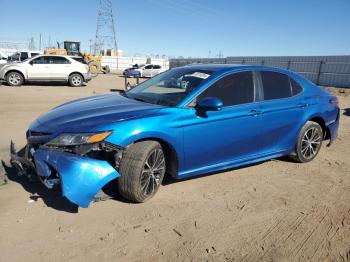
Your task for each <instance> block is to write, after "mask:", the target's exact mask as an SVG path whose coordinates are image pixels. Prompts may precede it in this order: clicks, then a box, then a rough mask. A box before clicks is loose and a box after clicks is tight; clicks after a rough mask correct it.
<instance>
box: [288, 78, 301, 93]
mask: <svg viewBox="0 0 350 262" xmlns="http://www.w3.org/2000/svg"><path fill="white" fill-rule="evenodd" d="M290 83H291V85H292V96H295V95H297V94H299V93H301V92H302V91H303V88H302V87H301V86H300V85H299V84H298V83H297V82H296V81H295V80H294V79H292V78H290Z"/></svg>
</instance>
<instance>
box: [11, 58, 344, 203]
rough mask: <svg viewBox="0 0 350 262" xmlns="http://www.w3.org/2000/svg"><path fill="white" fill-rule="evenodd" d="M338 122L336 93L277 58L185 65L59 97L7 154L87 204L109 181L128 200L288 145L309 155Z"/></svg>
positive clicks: (298, 155)
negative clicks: (22, 144)
mask: <svg viewBox="0 0 350 262" xmlns="http://www.w3.org/2000/svg"><path fill="white" fill-rule="evenodd" d="M338 125H339V107H338V99H337V98H336V97H335V96H333V95H331V94H330V93H329V92H327V91H325V90H322V89H320V88H318V87H317V86H316V85H314V84H313V83H311V82H309V81H308V80H305V79H304V78H303V77H301V76H299V75H297V74H295V73H293V72H290V71H287V70H282V69H278V68H272V67H263V66H246V65H191V66H185V67H179V68H174V69H171V70H169V71H167V72H164V73H162V74H159V75H157V76H156V77H153V78H151V79H149V80H148V81H145V82H143V83H141V84H139V85H138V86H137V87H135V88H134V89H131V90H129V91H127V92H121V93H119V94H106V95H100V96H95V97H88V98H84V99H80V100H76V101H73V102H69V103H66V104H63V105H61V106H58V107H56V108H54V109H52V110H51V111H49V112H47V113H46V114H44V115H42V116H41V117H39V118H38V119H37V120H35V121H34V122H33V123H32V124H31V126H30V127H29V130H28V131H27V141H28V143H27V146H26V150H25V153H24V154H23V155H20V154H17V153H16V150H15V148H14V146H13V144H12V146H11V152H12V155H11V156H12V163H13V165H14V166H16V167H17V168H18V169H19V170H20V172H22V173H23V172H25V173H36V174H37V175H38V176H39V178H40V180H41V181H42V182H43V183H44V184H45V185H46V186H47V187H48V188H52V187H54V186H57V185H59V186H61V188H62V194H63V196H65V197H66V198H68V199H69V200H70V201H71V202H73V203H75V204H77V205H79V206H81V207H87V206H88V205H89V203H90V202H91V200H92V199H93V198H94V196H95V194H96V193H97V192H98V191H99V190H101V189H103V188H104V187H105V186H106V185H107V184H108V185H109V186H110V185H111V186H114V187H117V188H118V189H119V192H120V194H121V195H122V196H123V197H125V198H126V199H128V200H130V201H134V202H144V201H146V200H148V199H150V198H151V197H152V196H154V195H155V194H156V192H157V191H158V189H159V187H160V185H161V184H162V180H163V178H164V176H165V175H167V176H172V177H174V178H176V179H182V178H187V177H193V176H198V175H203V174H206V173H212V172H218V171H222V170H226V169H230V168H233V167H237V166H242V165H247V164H251V163H256V162H260V161H264V160H267V159H272V158H277V157H281V156H285V155H288V156H290V157H291V158H292V159H294V160H295V161H297V162H302V163H304V162H308V161H311V160H313V159H314V158H315V157H316V155H317V154H318V152H319V151H320V149H321V145H322V142H323V141H324V140H328V141H329V143H328V144H331V143H332V141H333V140H334V139H335V138H336V137H337V131H338Z"/></svg>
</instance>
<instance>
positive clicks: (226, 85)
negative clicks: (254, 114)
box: [197, 72, 254, 106]
mask: <svg viewBox="0 0 350 262" xmlns="http://www.w3.org/2000/svg"><path fill="white" fill-rule="evenodd" d="M206 97H216V98H219V99H221V100H222V102H223V104H224V106H232V105H239V104H246V103H251V102H254V81H253V73H252V72H241V73H235V74H232V75H229V76H226V77H223V78H221V79H220V80H218V81H217V82H216V83H214V84H213V85H212V86H210V87H209V88H207V89H206V90H205V91H204V92H202V93H201V94H200V95H199V96H198V97H197V101H199V100H201V99H203V98H206Z"/></svg>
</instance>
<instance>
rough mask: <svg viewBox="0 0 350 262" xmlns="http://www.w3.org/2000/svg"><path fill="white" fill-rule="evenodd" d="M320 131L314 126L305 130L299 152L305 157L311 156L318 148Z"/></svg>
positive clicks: (309, 157)
mask: <svg viewBox="0 0 350 262" xmlns="http://www.w3.org/2000/svg"><path fill="white" fill-rule="evenodd" d="M321 141H322V133H321V132H320V131H319V129H317V128H316V127H311V128H310V129H308V130H306V131H305V133H304V136H303V138H302V140H301V154H302V155H303V157H305V158H306V159H311V158H313V157H314V156H315V155H316V154H317V153H318V150H319V149H320V146H321Z"/></svg>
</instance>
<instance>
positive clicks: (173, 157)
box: [133, 137, 179, 178]
mask: <svg viewBox="0 0 350 262" xmlns="http://www.w3.org/2000/svg"><path fill="white" fill-rule="evenodd" d="M141 141H156V142H158V143H159V144H160V145H161V146H162V148H163V151H164V154H165V161H166V175H170V176H171V177H173V178H176V176H177V175H178V171H179V156H178V153H177V152H176V150H175V148H174V147H173V146H172V145H171V143H169V142H168V141H166V140H164V139H161V138H158V137H144V138H140V139H138V140H135V141H134V142H133V144H135V143H137V142H141Z"/></svg>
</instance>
